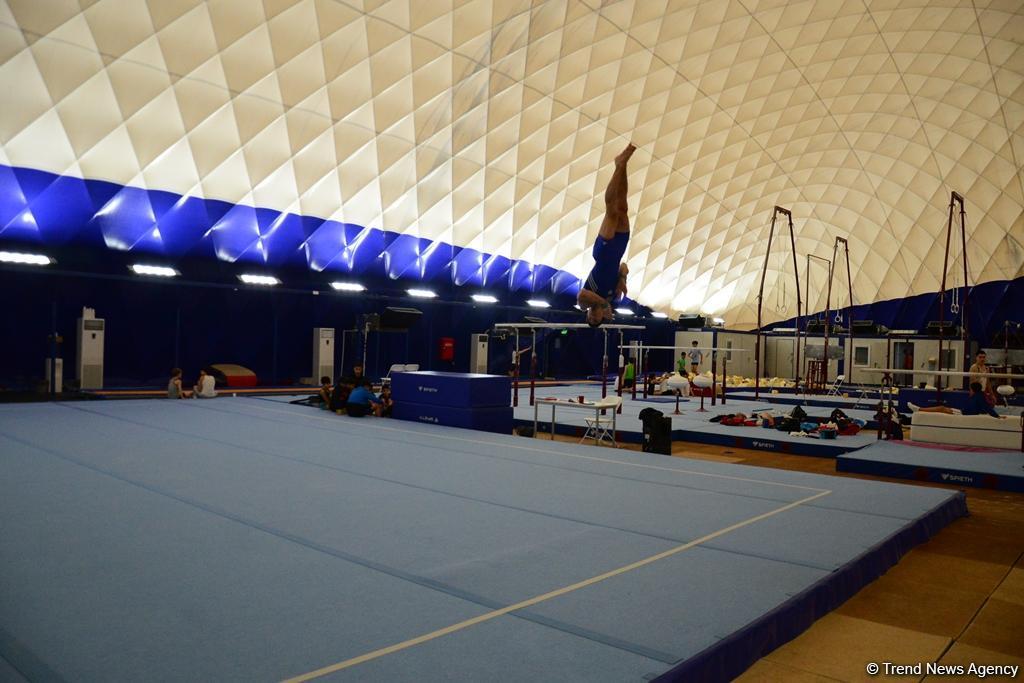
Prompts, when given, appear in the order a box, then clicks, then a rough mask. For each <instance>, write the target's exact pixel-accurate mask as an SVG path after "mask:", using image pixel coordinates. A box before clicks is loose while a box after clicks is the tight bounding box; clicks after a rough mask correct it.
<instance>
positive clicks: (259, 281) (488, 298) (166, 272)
mask: <svg viewBox="0 0 1024 683" xmlns="http://www.w3.org/2000/svg"><path fill="white" fill-rule="evenodd" d="M0 263H17V264H21V265H36V266H46V265H50V264H52V263H55V261H54V260H53V259H52V258H50V257H49V256H44V255H41V254H24V253H18V252H10V251H0ZM129 269H130V270H131V271H132V272H133V273H135V274H136V275H144V276H150V277H177V276H178V275H181V273H179V272H178V271H177V270H176V269H174V268H170V267H168V266H154V265H148V264H143V263H135V264H132V265H131V266H129ZM238 279H239V280H241V281H242V282H243V283H245V284H247V285H258V286H262V287H273V286H275V285H279V284H281V281H280V280H279V279H277V278H276V277H274V276H273V275H258V274H254V273H242V274H241V275H239V276H238ZM331 287H332V288H333V289H334V290H335V291H339V292H363V291H366V287H365V286H363V285H361V284H359V283H358V282H332V283H331ZM405 291H406V293H407V294H408V295H409V296H412V297H416V298H419V299H434V298H437V293H436V292H434V291H432V290H429V289H417V288H412V289H407V290H405ZM471 298H472V299H473V301H475V302H476V303H479V304H496V303H498V298H497V297H495V296H492V295H490V294H473V295H472V297H471ZM526 303H527V305H528V306H530V307H532V308H551V304H550V303H548V302H547V301H544V300H543V299H528V300H527V301H526ZM576 308H577V309H579V308H580V307H579V306H576ZM615 312H616V313H618V314H619V315H633V314H634V311H633V310H632V309H629V308H621V307H620V308H616V309H615ZM651 315H653V316H654V317H655V318H667V317H668V316H667V315H666V314H664V313H661V312H655V313H652V314H651Z"/></svg>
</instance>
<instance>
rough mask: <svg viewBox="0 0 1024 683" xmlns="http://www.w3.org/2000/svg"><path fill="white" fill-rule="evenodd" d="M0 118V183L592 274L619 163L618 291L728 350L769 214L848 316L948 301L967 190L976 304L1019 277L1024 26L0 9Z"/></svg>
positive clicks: (693, 8) (79, 3)
mask: <svg viewBox="0 0 1024 683" xmlns="http://www.w3.org/2000/svg"><path fill="white" fill-rule="evenodd" d="M0 111H3V116H0V163H4V164H9V165H14V166H28V167H32V168H41V169H44V170H48V171H52V172H56V173H63V174H70V175H75V176H81V177H86V178H96V179H103V180H109V181H113V182H117V183H122V184H130V185H134V186H139V187H145V188H149V189H160V190H168V191H173V192H178V193H181V194H186V195H196V196H202V197H206V198H211V199H223V200H227V201H231V202H238V203H245V204H254V205H257V206H265V207H269V208H274V209H278V210H281V211H289V212H294V213H301V214H308V215H315V216H320V217H323V218H333V219H337V220H343V221H346V222H350V223H357V224H361V225H365V226H370V227H377V228H381V229H384V230H390V231H394V232H399V233H405V234H412V235H416V236H418V237H425V238H429V239H433V240H441V241H445V242H449V243H452V244H456V245H459V246H464V247H471V248H474V249H478V250H481V251H484V252H488V253H494V254H499V255H502V256H506V257H510V258H519V259H525V260H527V261H531V262H533V263H542V264H546V265H550V266H553V267H556V268H561V269H564V270H567V271H569V272H571V273H573V274H575V275H579V276H583V275H585V274H586V273H587V271H588V270H589V268H590V266H591V265H592V261H591V259H590V247H591V244H592V241H593V239H594V237H595V235H596V234H597V230H598V226H599V224H600V221H601V217H602V212H603V201H602V199H601V196H602V193H603V189H604V186H605V184H606V183H607V181H608V178H609V176H610V174H611V170H612V164H611V160H612V157H614V156H615V155H616V154H617V153H618V152H619V151H621V149H622V147H623V146H624V144H625V143H626V141H627V140H632V141H633V142H634V143H635V144H636V145H638V147H639V150H638V152H637V153H636V154H635V155H634V157H633V160H632V162H631V165H630V169H631V173H630V176H629V182H630V199H629V201H630V213H631V220H632V222H633V226H634V229H633V234H632V239H631V243H630V247H629V250H628V252H627V260H628V264H629V266H630V270H631V280H630V295H631V296H632V297H633V298H635V299H637V300H638V301H640V302H641V303H643V304H647V305H649V306H652V307H653V308H656V309H660V310H664V311H666V312H690V311H694V310H698V309H702V310H704V311H705V312H708V313H714V314H718V315H722V316H723V317H725V318H726V321H727V322H728V323H729V324H730V325H738V326H744V325H747V326H749V325H752V324H753V322H754V320H755V318H756V295H757V285H758V279H759V277H760V269H761V266H762V260H763V256H764V249H765V239H766V237H767V234H768V224H769V221H770V219H771V212H772V207H773V206H775V205H780V206H783V207H786V208H788V209H790V210H791V211H792V212H793V216H794V222H795V227H796V233H797V251H798V253H799V266H800V271H801V273H800V275H801V277H803V276H804V255H805V254H806V253H813V254H816V255H819V256H823V257H826V258H830V257H831V255H832V242H833V238H834V236H836V235H838V236H842V237H847V238H848V239H849V240H850V259H851V265H852V269H853V274H854V275H853V288H854V298H855V300H856V301H857V302H858V303H866V302H870V301H876V300H882V299H890V298H898V297H904V296H907V295H911V294H917V293H924V292H929V291H935V290H937V289H938V286H939V280H940V278H941V270H942V263H943V248H944V242H943V239H944V233H945V225H946V211H947V206H948V203H949V193H950V191H951V190H955V191H957V192H959V193H961V194H962V195H964V197H965V198H966V203H967V227H968V231H969V234H970V245H969V249H968V257H969V260H970V265H971V271H972V279H973V280H974V281H976V282H985V281H991V280H1003V279H1012V278H1016V277H1021V276H1022V275H1024V178H1022V161H1024V5H1022V3H1021V2H1020V1H1019V0H991V1H990V0H974V1H973V2H966V1H965V2H961V1H956V0H947V1H937V0H899V1H897V0H864V1H860V0H856V1H850V2H840V1H839V0H807V1H801V2H785V1H781V0H764V1H758V0H703V1H700V2H698V1H697V0H671V1H669V0H621V1H617V2H616V1H611V2H600V1H599V0H574V1H570V2H567V1H564V0H561V1H560V0H550V1H546V2H528V1H521V2H515V1H513V0H470V1H463V0H451V1H449V2H435V1H430V2H426V1H422V0H390V1H377V0H362V1H360V0H264V1H263V2H258V1H256V0H209V1H208V2H202V1H200V0H147V1H145V2H143V1H142V0H97V1H92V0H0ZM780 227H782V226H780ZM784 237H785V240H786V241H785V242H783V241H782V240H779V241H778V243H777V248H778V255H777V256H774V257H773V258H772V260H771V262H770V265H769V272H768V285H767V287H766V301H765V303H766V306H765V309H766V315H765V319H766V322H770V321H772V320H774V319H780V318H784V317H788V316H790V315H792V314H793V313H795V301H794V300H793V297H792V296H791V295H792V286H791V285H790V286H789V290H788V291H786V292H783V291H782V286H781V285H777V281H778V280H779V276H780V274H782V277H783V278H784V279H787V280H788V278H791V277H792V258H791V256H789V255H788V254H789V248H788V234H785V233H784ZM783 263H785V264H786V266H785V267H783V265H782V264H783ZM823 279H824V275H823V269H821V267H820V266H815V265H812V285H813V286H814V287H815V289H818V288H819V285H820V284H821V283H822V282H823ZM843 284H844V286H845V282H844V283H843ZM783 294H785V296H783ZM811 298H812V301H811V304H812V308H821V307H823V304H824V294H823V293H821V294H820V295H819V294H817V293H813V292H812V297H811ZM769 300H770V301H771V302H772V305H768V303H769ZM844 300H845V296H843V297H840V299H839V301H840V302H842V301H844Z"/></svg>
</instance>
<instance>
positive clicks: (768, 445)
mask: <svg viewBox="0 0 1024 683" xmlns="http://www.w3.org/2000/svg"><path fill="white" fill-rule="evenodd" d="M751 443H752V444H753V445H754V448H768V449H770V450H774V449H775V444H773V443H772V442H771V441H751Z"/></svg>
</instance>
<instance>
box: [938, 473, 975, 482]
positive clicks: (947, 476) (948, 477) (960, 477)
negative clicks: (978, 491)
mask: <svg viewBox="0 0 1024 683" xmlns="http://www.w3.org/2000/svg"><path fill="white" fill-rule="evenodd" d="M942 481H958V482H960V483H962V484H970V483H971V482H973V481H974V477H965V476H963V475H960V474H949V473H948V472H943V473H942Z"/></svg>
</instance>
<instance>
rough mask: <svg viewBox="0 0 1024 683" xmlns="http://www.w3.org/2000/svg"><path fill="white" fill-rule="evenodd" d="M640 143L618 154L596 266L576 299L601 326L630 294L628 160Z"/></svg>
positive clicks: (593, 324) (589, 320)
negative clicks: (626, 259)
mask: <svg viewBox="0 0 1024 683" xmlns="http://www.w3.org/2000/svg"><path fill="white" fill-rule="evenodd" d="M635 151H636V147H635V146H634V145H633V144H632V143H630V144H629V145H627V146H626V149H624V150H622V152H621V153H620V154H619V155H618V156H617V157H615V172H614V173H612V179H611V181H610V182H609V183H608V189H606V190H605V191H604V204H605V214H604V220H603V221H602V222H601V231H600V232H599V233H598V235H597V240H595V242H594V251H593V255H594V267H593V268H592V269H591V271H590V275H588V276H587V280H586V282H584V283H583V287H582V288H581V289H580V293H579V296H578V297H577V299H576V301H577V303H578V304H579V306H580V308H582V309H583V310H584V311H586V313H587V323H588V324H589V325H590V326H591V327H599V326H600V325H601V324H602V323H604V322H605V321H608V320H611V319H612V301H614V300H615V299H618V298H620V297H622V296H624V295H625V294H626V275H627V274H628V273H629V267H628V266H627V265H626V264H625V263H623V262H622V257H623V255H625V253H626V245H627V244H628V243H629V216H628V213H627V212H628V207H627V206H626V194H627V187H626V164H627V162H629V158H630V157H631V156H633V152H635Z"/></svg>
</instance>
